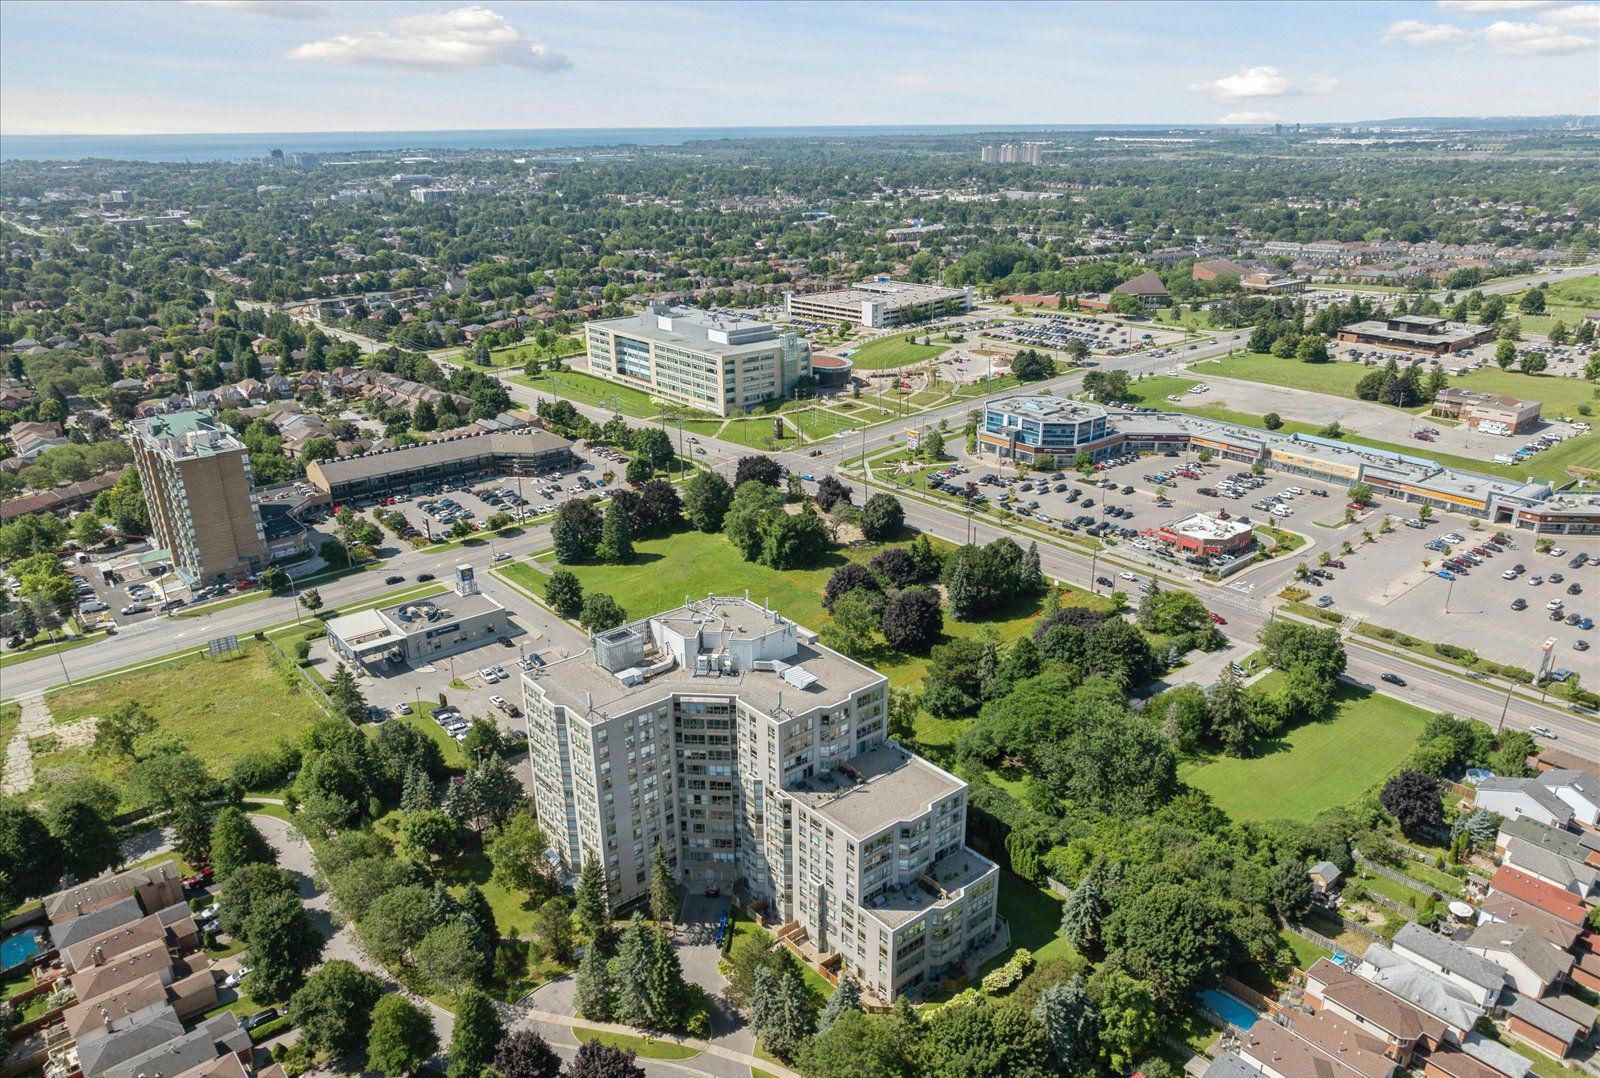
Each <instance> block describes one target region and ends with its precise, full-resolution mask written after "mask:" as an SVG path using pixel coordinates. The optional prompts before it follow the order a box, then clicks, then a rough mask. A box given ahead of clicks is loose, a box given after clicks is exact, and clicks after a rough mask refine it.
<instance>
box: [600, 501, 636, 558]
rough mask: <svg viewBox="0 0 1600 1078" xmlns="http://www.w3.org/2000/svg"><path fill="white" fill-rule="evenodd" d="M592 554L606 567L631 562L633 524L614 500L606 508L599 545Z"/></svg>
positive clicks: (625, 511)
mask: <svg viewBox="0 0 1600 1078" xmlns="http://www.w3.org/2000/svg"><path fill="white" fill-rule="evenodd" d="M594 553H595V557H596V558H598V559H599V560H600V561H602V562H605V563H606V564H607V565H626V564H627V563H628V562H630V561H632V560H633V523H632V521H630V520H629V519H628V513H627V510H625V509H624V508H623V507H622V505H621V503H619V502H617V501H616V500H613V501H612V502H611V504H610V505H609V506H607V507H606V517H605V523H604V524H602V525H601V528H600V543H599V545H598V546H596V547H595V552H594Z"/></svg>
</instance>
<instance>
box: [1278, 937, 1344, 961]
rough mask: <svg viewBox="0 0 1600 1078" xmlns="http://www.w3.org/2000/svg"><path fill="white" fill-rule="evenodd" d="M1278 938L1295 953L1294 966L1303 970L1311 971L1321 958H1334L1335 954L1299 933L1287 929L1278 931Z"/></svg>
mask: <svg viewBox="0 0 1600 1078" xmlns="http://www.w3.org/2000/svg"><path fill="white" fill-rule="evenodd" d="M1278 938H1279V939H1280V940H1282V941H1283V942H1284V944H1285V945H1287V946H1288V948H1289V950H1291V951H1293V952H1294V964H1295V965H1297V966H1299V967H1300V968H1301V969H1310V968H1311V967H1312V966H1314V965H1316V963H1317V959H1319V958H1332V957H1333V952H1332V951H1330V950H1328V949H1327V948H1326V947H1319V946H1318V945H1317V944H1315V943H1312V942H1311V941H1310V940H1308V939H1306V938H1305V937H1304V936H1302V935H1300V934H1299V933H1298V932H1291V931H1290V930H1289V929H1287V928H1280V929H1279V930H1278Z"/></svg>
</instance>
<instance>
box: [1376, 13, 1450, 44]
mask: <svg viewBox="0 0 1600 1078" xmlns="http://www.w3.org/2000/svg"><path fill="white" fill-rule="evenodd" d="M1471 36H1472V35H1471V33H1470V32H1469V31H1468V30H1467V29H1466V28H1465V27H1462V26H1452V25H1450V24H1449V23H1447V22H1439V23H1427V22H1419V21H1417V20H1416V19H1401V20H1400V21H1399V22H1397V23H1394V24H1393V25H1391V26H1390V27H1389V29H1387V30H1385V31H1384V32H1383V43H1384V44H1385V45H1396V44H1402V45H1454V44H1456V43H1457V42H1461V41H1465V40H1467V38H1469V37H1471Z"/></svg>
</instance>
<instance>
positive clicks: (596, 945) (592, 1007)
mask: <svg viewBox="0 0 1600 1078" xmlns="http://www.w3.org/2000/svg"><path fill="white" fill-rule="evenodd" d="M574 987H575V989H576V993H577V995H576V998H575V1001H574V1005H575V1006H576V1008H577V1011H578V1013H579V1014H580V1015H582V1016H583V1017H584V1018H588V1019H590V1020H592V1021H596V1022H609V1021H610V1020H611V1006H612V1001H613V1000H614V999H615V998H616V995H617V993H616V991H615V986H614V985H613V983H612V980H611V961H610V957H609V956H608V955H607V954H606V950H605V948H604V947H602V946H601V944H600V941H599V940H598V939H595V940H591V942H590V944H589V946H588V948H587V949H585V950H584V952H583V958H582V960H580V961H579V963H578V976H577V978H576V984H575V986H574Z"/></svg>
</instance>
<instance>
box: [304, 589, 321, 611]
mask: <svg viewBox="0 0 1600 1078" xmlns="http://www.w3.org/2000/svg"><path fill="white" fill-rule="evenodd" d="M300 605H301V606H303V607H305V608H306V609H307V610H309V611H311V612H312V613H313V614H314V613H316V612H317V611H318V610H321V609H322V593H321V592H320V591H318V590H317V589H316V588H311V589H309V590H307V591H303V592H301V593H300Z"/></svg>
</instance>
